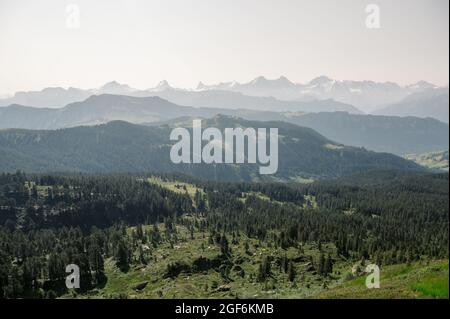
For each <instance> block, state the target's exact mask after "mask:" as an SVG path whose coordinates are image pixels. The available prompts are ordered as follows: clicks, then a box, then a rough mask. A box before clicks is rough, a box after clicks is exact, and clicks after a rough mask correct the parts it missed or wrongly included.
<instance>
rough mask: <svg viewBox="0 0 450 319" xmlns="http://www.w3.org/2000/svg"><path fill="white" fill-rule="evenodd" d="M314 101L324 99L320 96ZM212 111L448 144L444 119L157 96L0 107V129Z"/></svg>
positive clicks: (410, 148)
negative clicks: (198, 103) (192, 103)
mask: <svg viewBox="0 0 450 319" xmlns="http://www.w3.org/2000/svg"><path fill="white" fill-rule="evenodd" d="M314 103H326V102H324V101H321V102H314ZM217 114H223V115H229V116H237V117H241V118H245V119H247V120H258V121H269V120H277V121H283V122H289V123H293V124H296V125H300V126H304V127H309V128H312V129H314V130H316V131H317V132H319V133H320V134H322V135H324V136H326V137H328V138H329V139H331V140H334V141H336V142H339V143H343V144H346V145H353V146H358V147H365V148H367V149H369V150H374V151H380V152H390V153H394V154H397V155H404V154H408V153H424V152H431V151H438V150H442V149H448V144H449V139H448V131H449V126H448V124H445V123H442V122H439V121H437V120H434V119H420V118H414V117H406V118H401V117H392V116H374V115H358V114H349V113H347V112H320V113H303V112H270V111H257V110H249V109H237V110H234V109H225V108H206V107H189V106H180V105H177V104H174V103H171V102H169V101H167V100H165V99H162V98H160V97H131V96H122V95H111V94H104V95H93V96H91V97H89V98H88V99H86V100H85V101H82V102H76V103H72V104H69V105H68V106H66V107H64V108H61V109H44V108H32V107H25V106H21V105H12V106H9V107H4V108H0V129H2V128H3V129H5V128H23V129H59V128H68V127H74V126H80V125H98V124H103V123H107V122H110V121H114V120H123V121H128V122H131V123H137V124H139V123H143V124H149V123H158V122H165V121H169V120H173V119H178V118H180V117H187V118H190V117H200V118H211V117H213V116H215V115H217Z"/></svg>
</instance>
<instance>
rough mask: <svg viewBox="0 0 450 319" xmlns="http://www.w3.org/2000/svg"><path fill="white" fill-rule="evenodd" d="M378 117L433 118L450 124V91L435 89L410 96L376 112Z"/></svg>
mask: <svg viewBox="0 0 450 319" xmlns="http://www.w3.org/2000/svg"><path fill="white" fill-rule="evenodd" d="M374 114H377V115H391V116H403V117H404V116H417V117H422V118H424V117H432V118H435V119H438V120H440V121H442V122H445V123H448V122H449V90H448V88H434V89H428V90H425V91H420V92H417V93H413V94H411V95H408V96H407V97H405V98H404V99H403V100H401V101H399V102H397V103H394V104H391V105H388V106H387V107H385V108H382V109H380V110H377V111H376V112H374Z"/></svg>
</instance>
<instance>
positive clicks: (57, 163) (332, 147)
mask: <svg viewBox="0 0 450 319" xmlns="http://www.w3.org/2000/svg"><path fill="white" fill-rule="evenodd" d="M190 124H191V125H192V122H190ZM185 125H186V127H188V126H189V122H187V123H185ZM203 125H204V127H211V126H212V127H217V128H219V129H223V128H225V127H244V128H245V127H254V128H258V127H278V129H279V135H280V138H279V156H278V158H279V166H278V167H279V169H278V172H277V173H276V174H275V175H259V174H258V165H259V164H242V165H236V164H173V163H172V162H171V161H170V158H169V153H170V148H171V145H173V144H174V142H172V141H170V140H169V136H170V132H171V130H172V128H173V127H171V126H170V125H168V124H165V125H159V126H142V125H136V124H130V123H127V122H123V121H114V122H110V123H108V124H102V125H99V126H90V127H75V128H68V129H61V130H46V131H42V130H21V129H9V130H0V171H7V172H13V171H16V170H23V171H27V172H54V171H81V172H144V171H152V172H181V173H187V174H191V175H194V176H198V177H203V178H206V179H213V180H223V181H252V180H278V181H282V180H297V179H299V178H300V179H302V178H314V179H320V178H328V177H338V176H344V175H348V174H352V173H355V172H360V171H365V170H369V169H399V170H413V171H421V170H423V169H422V168H421V167H420V166H418V165H417V164H415V163H413V162H410V161H407V160H405V159H402V158H400V157H398V156H395V155H391V154H387V153H375V152H370V151H367V150H365V149H362V148H355V147H349V146H344V145H340V144H336V143H335V142H332V141H330V140H328V139H327V138H325V137H323V136H321V135H320V134H318V133H317V132H315V131H314V130H312V129H309V128H304V127H299V126H297V125H294V124H288V123H283V122H274V121H272V122H257V121H247V120H243V119H239V118H236V117H228V116H223V115H219V116H215V117H214V118H212V119H209V120H205V121H204V123H203Z"/></svg>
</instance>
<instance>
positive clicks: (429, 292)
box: [314, 260, 449, 299]
mask: <svg viewBox="0 0 450 319" xmlns="http://www.w3.org/2000/svg"><path fill="white" fill-rule="evenodd" d="M380 275H381V279H380V288H379V289H368V288H366V286H365V278H366V277H365V276H363V277H359V278H356V279H353V280H350V281H347V282H345V283H343V284H342V285H340V286H338V287H335V288H332V289H329V290H327V291H325V292H321V293H319V294H318V295H316V296H314V297H315V298H383V299H385V298H448V297H449V295H448V286H449V285H448V280H449V278H448V275H449V269H448V260H437V261H431V262H429V263H425V262H420V263H414V264H411V265H406V264H400V265H391V266H385V267H382V268H381V272H380Z"/></svg>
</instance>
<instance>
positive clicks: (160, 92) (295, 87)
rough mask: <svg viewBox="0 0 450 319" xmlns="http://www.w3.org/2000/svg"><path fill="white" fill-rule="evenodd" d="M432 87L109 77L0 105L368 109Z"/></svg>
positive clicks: (325, 79)
mask: <svg viewBox="0 0 450 319" xmlns="http://www.w3.org/2000/svg"><path fill="white" fill-rule="evenodd" d="M437 88H438V86H436V85H434V84H431V83H428V82H426V81H419V82H417V83H414V84H411V85H406V86H401V85H399V84H396V83H393V82H374V81H351V80H342V81H340V80H334V79H331V78H329V77H327V76H319V77H317V78H314V79H312V80H311V81H309V82H307V83H294V82H292V81H290V80H289V79H287V78H286V77H284V76H281V77H279V78H278V79H267V78H265V77H263V76H259V77H257V78H255V79H254V80H252V81H249V82H247V83H239V82H236V81H232V82H222V83H219V84H215V85H207V84H204V83H203V82H200V83H199V84H198V85H197V87H196V88H195V89H179V88H174V87H172V86H171V85H170V84H169V83H168V82H167V81H165V80H163V81H161V82H160V83H158V85H157V86H155V87H153V88H149V89H145V90H139V89H134V88H132V87H130V86H128V85H126V84H120V83H118V82H116V81H112V82H109V83H106V84H105V85H103V86H101V87H100V88H96V89H88V90H83V89H76V88H69V89H63V88H47V89H43V90H42V91H35V92H17V93H16V94H15V95H14V96H13V97H11V98H7V99H0V106H8V105H10V104H20V105H29V106H35V107H51V108H55V107H63V106H65V105H67V104H70V103H73V102H80V101H83V100H85V99H86V98H87V97H89V96H91V95H94V94H96V95H101V94H116V95H128V96H136V97H148V96H160V97H163V98H165V99H168V100H169V101H171V102H173V103H176V104H181V105H191V106H204V107H220V108H235V109H236V108H254V109H259V108H258V105H259V104H262V107H263V108H264V109H266V110H270V111H288V110H290V111H294V110H296V111H305V109H304V108H305V106H304V105H301V104H299V102H303V103H305V102H312V101H328V102H327V109H320V108H319V109H318V110H314V109H313V108H310V109H308V110H307V111H308V112H323V111H328V112H332V111H347V112H349V113H360V112H361V111H363V112H365V113H372V112H374V111H375V110H379V109H382V108H384V107H387V106H388V105H391V104H394V103H398V102H400V101H402V100H404V99H405V98H406V97H408V96H409V95H412V94H415V93H420V92H424V91H430V90H433V89H437ZM207 92H208V93H207ZM252 98H253V100H252ZM257 98H260V99H257ZM195 103H197V104H195ZM296 103H297V104H296ZM333 103H335V104H333ZM296 107H297V109H295V108H296ZM302 107H303V109H302ZM409 115H413V114H409Z"/></svg>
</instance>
